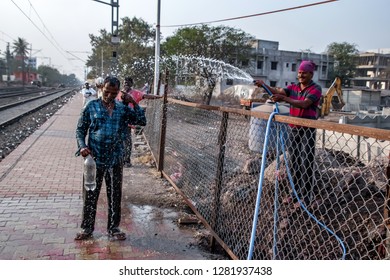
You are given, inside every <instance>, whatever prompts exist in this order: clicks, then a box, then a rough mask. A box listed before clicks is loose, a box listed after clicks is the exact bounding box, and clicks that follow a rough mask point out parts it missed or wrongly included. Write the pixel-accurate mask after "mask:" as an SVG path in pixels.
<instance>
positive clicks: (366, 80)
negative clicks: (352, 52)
mask: <svg viewBox="0 0 390 280" xmlns="http://www.w3.org/2000/svg"><path fill="white" fill-rule="evenodd" d="M355 61H356V65H357V67H356V68H357V69H356V74H355V77H354V78H353V79H351V80H352V82H353V86H355V87H364V88H369V89H378V90H390V49H379V50H377V51H367V52H364V53H360V54H359V55H358V56H357V57H356V60H355Z"/></svg>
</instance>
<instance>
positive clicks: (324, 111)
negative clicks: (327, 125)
mask: <svg viewBox="0 0 390 280" xmlns="http://www.w3.org/2000/svg"><path fill="white" fill-rule="evenodd" d="M335 92H336V93H337V96H338V101H339V102H338V104H337V103H335V102H333V104H332V99H333V95H334V93H335ZM336 104H337V108H334V109H336V110H337V109H341V108H342V107H343V106H344V105H345V103H344V100H343V92H342V90H341V79H340V78H339V77H336V78H335V79H334V81H333V83H332V85H331V86H330V87H329V89H328V91H327V92H326V93H325V94H324V95H323V96H322V105H321V117H322V118H323V117H324V116H327V115H328V114H329V112H330V107H331V106H332V105H333V107H335V105H336Z"/></svg>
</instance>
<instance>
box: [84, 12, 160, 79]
mask: <svg viewBox="0 0 390 280" xmlns="http://www.w3.org/2000/svg"><path fill="white" fill-rule="evenodd" d="M89 36H90V40H91V45H92V55H91V56H90V57H89V58H88V61H87V66H90V67H91V68H92V71H91V72H90V73H88V78H95V77H98V76H101V73H105V74H108V73H110V72H111V70H112V69H113V68H112V66H114V67H115V72H117V73H118V76H120V77H122V78H124V77H125V76H132V77H133V78H134V83H135V86H143V85H144V83H146V82H149V83H150V81H151V80H152V79H153V65H154V62H153V59H152V57H153V53H154V45H153V43H154V38H155V31H154V29H153V27H152V26H151V25H149V24H148V23H146V22H145V21H143V20H142V19H138V18H135V17H134V18H132V19H130V18H128V17H125V18H123V19H122V24H121V25H120V26H119V28H118V36H119V38H120V40H121V42H120V44H119V45H118V46H113V45H112V44H111V43H110V42H111V34H110V33H108V32H107V31H106V30H100V35H99V36H94V35H91V34H90V35H89ZM114 51H116V52H117V65H112V63H114V60H113V56H112V55H113V52H114ZM102 59H103V61H104V62H105V63H104V64H105V65H104V69H103V70H102V69H101V61H102ZM108 62H110V63H108Z"/></svg>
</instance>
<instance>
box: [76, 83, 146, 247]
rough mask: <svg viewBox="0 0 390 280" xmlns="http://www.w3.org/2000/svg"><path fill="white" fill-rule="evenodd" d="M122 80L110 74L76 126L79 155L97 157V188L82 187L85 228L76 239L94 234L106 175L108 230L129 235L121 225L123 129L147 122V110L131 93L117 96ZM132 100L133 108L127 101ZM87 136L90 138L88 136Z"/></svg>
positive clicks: (113, 234)
mask: <svg viewBox="0 0 390 280" xmlns="http://www.w3.org/2000/svg"><path fill="white" fill-rule="evenodd" d="M119 89H120V81H119V80H118V79H117V78H115V77H107V78H106V79H105V80H104V86H103V89H102V92H103V96H102V97H101V98H99V99H97V100H92V101H90V102H89V103H88V104H87V106H86V107H85V108H83V110H82V112H81V116H80V118H79V120H78V124H77V129H76V139H77V144H78V148H79V150H78V152H77V153H76V154H77V155H79V154H81V155H82V156H83V157H86V156H87V155H89V154H91V155H92V157H93V158H94V159H95V161H96V189H95V190H89V191H86V190H85V189H84V188H83V198H84V205H83V218H82V223H81V228H82V231H81V232H79V233H78V234H77V235H76V237H75V240H84V239H88V238H91V237H92V234H93V231H94V226H95V217H96V208H97V202H98V198H99V193H100V189H101V186H102V183H103V178H104V179H105V183H106V187H107V200H108V222H107V231H108V234H109V236H110V237H111V238H113V239H116V240H124V239H126V235H125V233H123V232H122V231H121V230H120V229H119V224H120V219H121V199H122V177H123V153H124V150H123V149H124V147H123V139H122V138H123V133H124V131H125V130H126V129H127V127H128V125H129V124H131V125H141V126H144V125H146V118H145V113H144V110H143V109H142V108H141V107H140V106H138V104H137V103H136V102H135V101H134V99H133V98H132V97H131V95H130V94H123V95H122V102H120V101H117V100H115V98H116V96H117V95H118V93H119ZM129 103H132V104H133V109H132V108H130V107H129V106H128V105H129ZM87 136H88V142H86V138H87Z"/></svg>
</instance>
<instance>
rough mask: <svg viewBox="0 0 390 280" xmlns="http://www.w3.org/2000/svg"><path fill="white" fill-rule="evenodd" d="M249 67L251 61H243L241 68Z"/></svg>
mask: <svg viewBox="0 0 390 280" xmlns="http://www.w3.org/2000/svg"><path fill="white" fill-rule="evenodd" d="M248 65H249V59H246V60H243V61H241V66H244V67H246V66H248Z"/></svg>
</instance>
